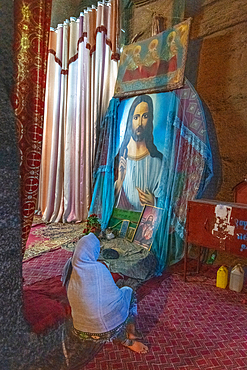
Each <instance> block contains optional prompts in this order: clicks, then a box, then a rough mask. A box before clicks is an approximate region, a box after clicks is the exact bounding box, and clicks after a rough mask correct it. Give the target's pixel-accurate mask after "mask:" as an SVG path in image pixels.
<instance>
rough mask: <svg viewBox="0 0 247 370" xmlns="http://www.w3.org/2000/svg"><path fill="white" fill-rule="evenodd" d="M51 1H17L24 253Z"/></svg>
mask: <svg viewBox="0 0 247 370" xmlns="http://www.w3.org/2000/svg"><path fill="white" fill-rule="evenodd" d="M51 1H52V0H25V2H23V1H21V0H15V1H14V19H15V24H14V32H15V34H14V66H15V73H14V91H13V96H12V98H13V108H14V111H15V117H16V125H17V131H18V140H19V142H18V145H19V152H20V198H21V217H22V252H23V253H24V251H25V246H26V241H27V238H28V235H29V232H30V229H31V225H32V221H33V215H34V211H35V206H36V200H37V195H38V188H39V171H40V162H41V146H42V132H43V120H44V101H45V83H46V66H47V52H48V37H49V28H50V19H51Z"/></svg>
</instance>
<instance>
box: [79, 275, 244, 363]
mask: <svg viewBox="0 0 247 370" xmlns="http://www.w3.org/2000/svg"><path fill="white" fill-rule="evenodd" d="M242 299H243V295H242V294H238V293H235V292H231V291H229V290H222V289H219V288H216V287H214V286H211V285H208V284H205V285H203V284H201V283H197V282H189V283H185V282H184V281H183V280H182V277H181V276H179V275H176V274H172V275H170V276H167V278H166V279H164V280H163V281H162V282H161V284H160V285H159V287H158V288H157V289H153V290H152V292H151V293H149V294H148V295H147V296H145V297H144V298H143V299H142V300H141V301H140V302H139V321H138V323H139V328H140V329H141V330H142V332H143V334H144V335H145V343H146V344H147V345H148V346H149V348H150V350H149V353H148V354H146V355H139V354H136V353H134V352H131V351H130V350H127V349H125V348H123V347H121V346H119V347H117V346H116V345H115V344H111V343H110V344H106V345H105V346H104V347H103V349H102V350H101V352H99V353H98V354H97V355H96V357H95V358H94V360H93V361H91V362H90V363H89V364H87V365H86V366H85V367H84V370H89V369H91V370H92V369H95V370H107V369H109V370H114V369H121V370H165V369H166V370H174V369H179V370H196V369H200V370H224V369H227V370H233V369H239V370H243V369H247V352H246V350H247V335H246V333H247V332H246V329H247V306H246V305H245V304H243V303H241V300H242ZM78 369H79V367H78Z"/></svg>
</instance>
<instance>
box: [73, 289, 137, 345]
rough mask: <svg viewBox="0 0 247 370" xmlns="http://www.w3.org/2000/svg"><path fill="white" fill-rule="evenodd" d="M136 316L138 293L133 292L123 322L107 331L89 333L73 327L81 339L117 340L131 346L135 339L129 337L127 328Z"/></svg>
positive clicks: (101, 341)
mask: <svg viewBox="0 0 247 370" xmlns="http://www.w3.org/2000/svg"><path fill="white" fill-rule="evenodd" d="M136 316H137V300H136V294H135V293H134V292H133V293H132V297H131V301H130V307H129V315H128V317H127V319H126V320H125V321H124V322H123V323H122V324H120V325H118V326H117V327H116V328H114V329H112V330H110V331H107V332H105V333H87V332H83V331H80V330H77V329H75V328H74V327H73V329H72V333H73V334H74V335H75V336H76V337H77V338H79V339H81V340H89V341H93V342H97V343H106V342H111V341H113V340H116V341H119V342H121V343H124V344H125V345H127V346H130V345H132V344H133V341H132V340H130V339H128V337H127V330H126V328H127V325H129V324H132V323H134V322H135V317H136Z"/></svg>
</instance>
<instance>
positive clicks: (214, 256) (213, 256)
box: [207, 251, 217, 265]
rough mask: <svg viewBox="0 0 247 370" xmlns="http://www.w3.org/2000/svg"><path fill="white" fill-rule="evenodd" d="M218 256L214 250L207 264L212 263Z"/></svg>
mask: <svg viewBox="0 0 247 370" xmlns="http://www.w3.org/2000/svg"><path fill="white" fill-rule="evenodd" d="M216 257H217V251H214V252H213V253H212V254H211V256H210V257H209V259H208V260H207V265H212V264H213V263H214V261H215V260H216Z"/></svg>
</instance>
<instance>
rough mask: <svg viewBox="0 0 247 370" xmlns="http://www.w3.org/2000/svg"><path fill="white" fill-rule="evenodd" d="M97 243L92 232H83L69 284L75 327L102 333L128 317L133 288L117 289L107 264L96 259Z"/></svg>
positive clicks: (97, 252) (84, 330)
mask: <svg viewBox="0 0 247 370" xmlns="http://www.w3.org/2000/svg"><path fill="white" fill-rule="evenodd" d="M99 253H100V243H99V240H98V238H97V237H96V236H95V235H94V234H91V233H90V234H89V235H86V236H83V237H82V238H81V239H80V240H79V242H78V243H77V245H76V248H75V252H74V255H73V258H72V266H73V270H72V274H71V277H70V281H69V286H68V292H67V293H68V299H69V303H70V306H71V311H72V318H73V324H74V327H75V328H76V329H77V330H80V331H83V332H88V333H105V332H107V331H109V330H112V329H114V328H116V327H117V326H118V325H120V324H122V323H123V322H124V321H125V320H126V319H127V317H128V314H129V305H130V300H131V295H132V289H131V288H129V287H123V288H121V289H119V288H118V287H117V286H116V284H115V282H114V280H113V278H112V275H111V273H110V271H109V270H108V269H107V267H106V266H104V265H103V264H102V263H100V262H97V258H98V257H99Z"/></svg>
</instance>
